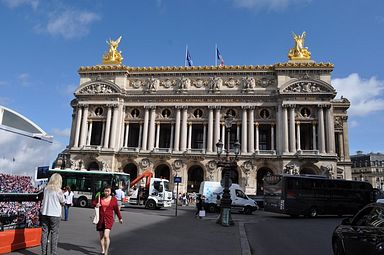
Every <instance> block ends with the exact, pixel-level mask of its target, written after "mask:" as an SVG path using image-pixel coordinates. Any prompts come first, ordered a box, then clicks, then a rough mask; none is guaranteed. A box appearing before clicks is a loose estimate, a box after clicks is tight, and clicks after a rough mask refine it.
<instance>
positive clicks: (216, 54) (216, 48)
mask: <svg viewBox="0 0 384 255" xmlns="http://www.w3.org/2000/svg"><path fill="white" fill-rule="evenodd" d="M215 66H217V43H216V44H215Z"/></svg>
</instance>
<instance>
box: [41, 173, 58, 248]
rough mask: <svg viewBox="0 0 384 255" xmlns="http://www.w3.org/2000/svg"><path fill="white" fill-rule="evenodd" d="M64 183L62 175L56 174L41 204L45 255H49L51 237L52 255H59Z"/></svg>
mask: <svg viewBox="0 0 384 255" xmlns="http://www.w3.org/2000/svg"><path fill="white" fill-rule="evenodd" d="M62 182H63V180H62V178H61V175H60V174H58V173H55V174H53V175H52V176H51V178H50V179H49V182H48V184H47V186H46V187H45V189H44V198H43V201H42V203H41V224H42V233H41V251H42V254H43V255H47V254H48V237H49V236H50V237H51V254H52V255H57V243H58V241H59V225H60V220H61V210H62V208H61V207H62V205H64V195H63V191H62V190H61V185H62Z"/></svg>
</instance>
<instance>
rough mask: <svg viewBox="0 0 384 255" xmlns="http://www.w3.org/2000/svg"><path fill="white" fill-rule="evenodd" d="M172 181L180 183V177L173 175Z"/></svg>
mask: <svg viewBox="0 0 384 255" xmlns="http://www.w3.org/2000/svg"><path fill="white" fill-rule="evenodd" d="M173 182H174V183H181V177H179V176H175V177H173Z"/></svg>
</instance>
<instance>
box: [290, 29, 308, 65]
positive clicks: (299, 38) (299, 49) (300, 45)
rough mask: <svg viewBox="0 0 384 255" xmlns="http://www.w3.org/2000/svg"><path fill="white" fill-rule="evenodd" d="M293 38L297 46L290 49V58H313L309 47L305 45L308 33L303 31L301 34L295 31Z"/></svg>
mask: <svg viewBox="0 0 384 255" xmlns="http://www.w3.org/2000/svg"><path fill="white" fill-rule="evenodd" d="M292 34H293V39H294V40H295V47H293V48H292V49H290V50H289V53H288V58H289V59H290V60H309V59H311V53H310V52H309V51H308V48H307V47H304V39H305V36H306V33H305V32H303V33H302V34H301V35H296V34H295V33H293V32H292Z"/></svg>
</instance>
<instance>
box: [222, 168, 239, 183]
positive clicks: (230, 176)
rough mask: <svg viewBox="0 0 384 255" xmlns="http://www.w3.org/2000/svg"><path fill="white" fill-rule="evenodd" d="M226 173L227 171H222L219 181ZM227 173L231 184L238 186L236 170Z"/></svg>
mask: <svg viewBox="0 0 384 255" xmlns="http://www.w3.org/2000/svg"><path fill="white" fill-rule="evenodd" d="M227 171H228V170H227V169H223V171H221V179H223V178H224V174H225V173H226V172H227ZM229 171H230V174H229V178H230V179H231V180H232V183H237V184H239V172H238V171H237V169H231V170H229Z"/></svg>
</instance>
